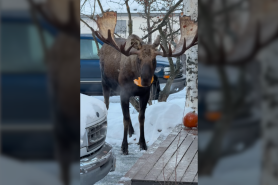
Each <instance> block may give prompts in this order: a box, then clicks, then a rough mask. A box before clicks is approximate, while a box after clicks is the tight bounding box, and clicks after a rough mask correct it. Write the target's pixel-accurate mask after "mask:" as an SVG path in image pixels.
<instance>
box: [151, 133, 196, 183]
mask: <svg viewBox="0 0 278 185" xmlns="http://www.w3.org/2000/svg"><path fill="white" fill-rule="evenodd" d="M194 138H195V136H192V135H190V134H188V135H187V137H186V139H185V140H183V142H182V144H181V145H180V147H179V149H178V150H176V152H175V154H174V155H173V156H172V158H171V160H170V161H169V162H168V164H167V165H166V166H165V169H174V168H175V167H176V166H178V164H179V163H180V161H181V159H182V158H183V156H184V155H185V154H186V151H187V150H188V149H189V147H190V145H191V144H192V142H193V140H194ZM172 174H175V171H174V170H165V171H164V173H161V174H160V175H159V176H158V178H157V179H156V180H157V181H163V180H168V179H169V178H170V177H171V175H172Z"/></svg>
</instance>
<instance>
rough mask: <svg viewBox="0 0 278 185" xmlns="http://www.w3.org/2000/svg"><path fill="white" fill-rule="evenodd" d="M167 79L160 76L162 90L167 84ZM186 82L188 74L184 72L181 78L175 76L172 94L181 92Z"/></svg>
mask: <svg viewBox="0 0 278 185" xmlns="http://www.w3.org/2000/svg"><path fill="white" fill-rule="evenodd" d="M166 82H167V79H164V78H159V83H160V89H161V90H162V89H163V88H164V87H165V85H166ZM185 83H186V76H185V75H184V74H183V75H182V77H180V78H175V79H174V81H173V83H172V85H171V89H170V94H173V93H176V92H179V91H181V90H183V89H184V87H185Z"/></svg>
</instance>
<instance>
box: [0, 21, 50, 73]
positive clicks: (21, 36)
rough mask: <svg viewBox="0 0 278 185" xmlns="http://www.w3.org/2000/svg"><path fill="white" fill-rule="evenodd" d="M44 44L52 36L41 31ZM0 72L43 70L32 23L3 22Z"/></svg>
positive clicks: (41, 57)
mask: <svg viewBox="0 0 278 185" xmlns="http://www.w3.org/2000/svg"><path fill="white" fill-rule="evenodd" d="M43 35H44V38H45V41H46V46H47V47H49V46H51V45H52V43H53V40H54V38H53V36H52V35H50V33H48V32H47V31H45V30H44V31H43ZM1 49H2V52H1V72H4V73H11V72H12V73H14V72H15V73H22V72H23V73H25V72H27V73H29V72H44V71H45V70H46V67H45V64H44V53H43V46H42V42H41V39H40V37H39V33H38V29H37V28H36V26H35V25H34V24H32V23H26V22H3V24H2V28H1Z"/></svg>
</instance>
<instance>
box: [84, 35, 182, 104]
mask: <svg viewBox="0 0 278 185" xmlns="http://www.w3.org/2000/svg"><path fill="white" fill-rule="evenodd" d="M97 42H98V45H99V48H101V47H102V45H103V42H102V41H101V40H99V39H98V38H97ZM173 60H174V62H175V61H176V59H175V58H173ZM156 62H157V66H156V70H155V76H154V82H153V84H152V89H153V90H152V92H153V99H157V98H158V95H159V92H160V84H165V83H166V82H167V79H168V78H169V74H170V68H169V67H170V65H169V62H168V59H167V58H164V57H161V56H157V57H156ZM185 79H186V77H185V74H183V69H182V68H181V69H180V73H179V74H178V75H177V76H176V78H175V79H174V81H173V83H172V86H171V90H170V93H171V94H172V93H175V92H178V91H181V90H183V89H184V87H185ZM80 92H81V93H83V94H87V95H102V86H101V73H100V65H99V56H98V55H97V46H96V43H95V41H94V38H93V36H92V35H91V34H81V36H80ZM117 94H118V92H111V95H117Z"/></svg>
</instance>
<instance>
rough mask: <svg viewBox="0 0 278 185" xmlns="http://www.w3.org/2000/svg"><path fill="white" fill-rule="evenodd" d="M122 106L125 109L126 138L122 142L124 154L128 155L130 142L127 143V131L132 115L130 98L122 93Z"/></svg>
mask: <svg viewBox="0 0 278 185" xmlns="http://www.w3.org/2000/svg"><path fill="white" fill-rule="evenodd" d="M121 106H122V111H123V117H124V119H123V122H124V138H123V142H122V152H123V154H124V155H128V143H127V131H128V128H129V127H130V125H131V120H130V115H129V98H127V97H126V96H125V95H122V94H121Z"/></svg>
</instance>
